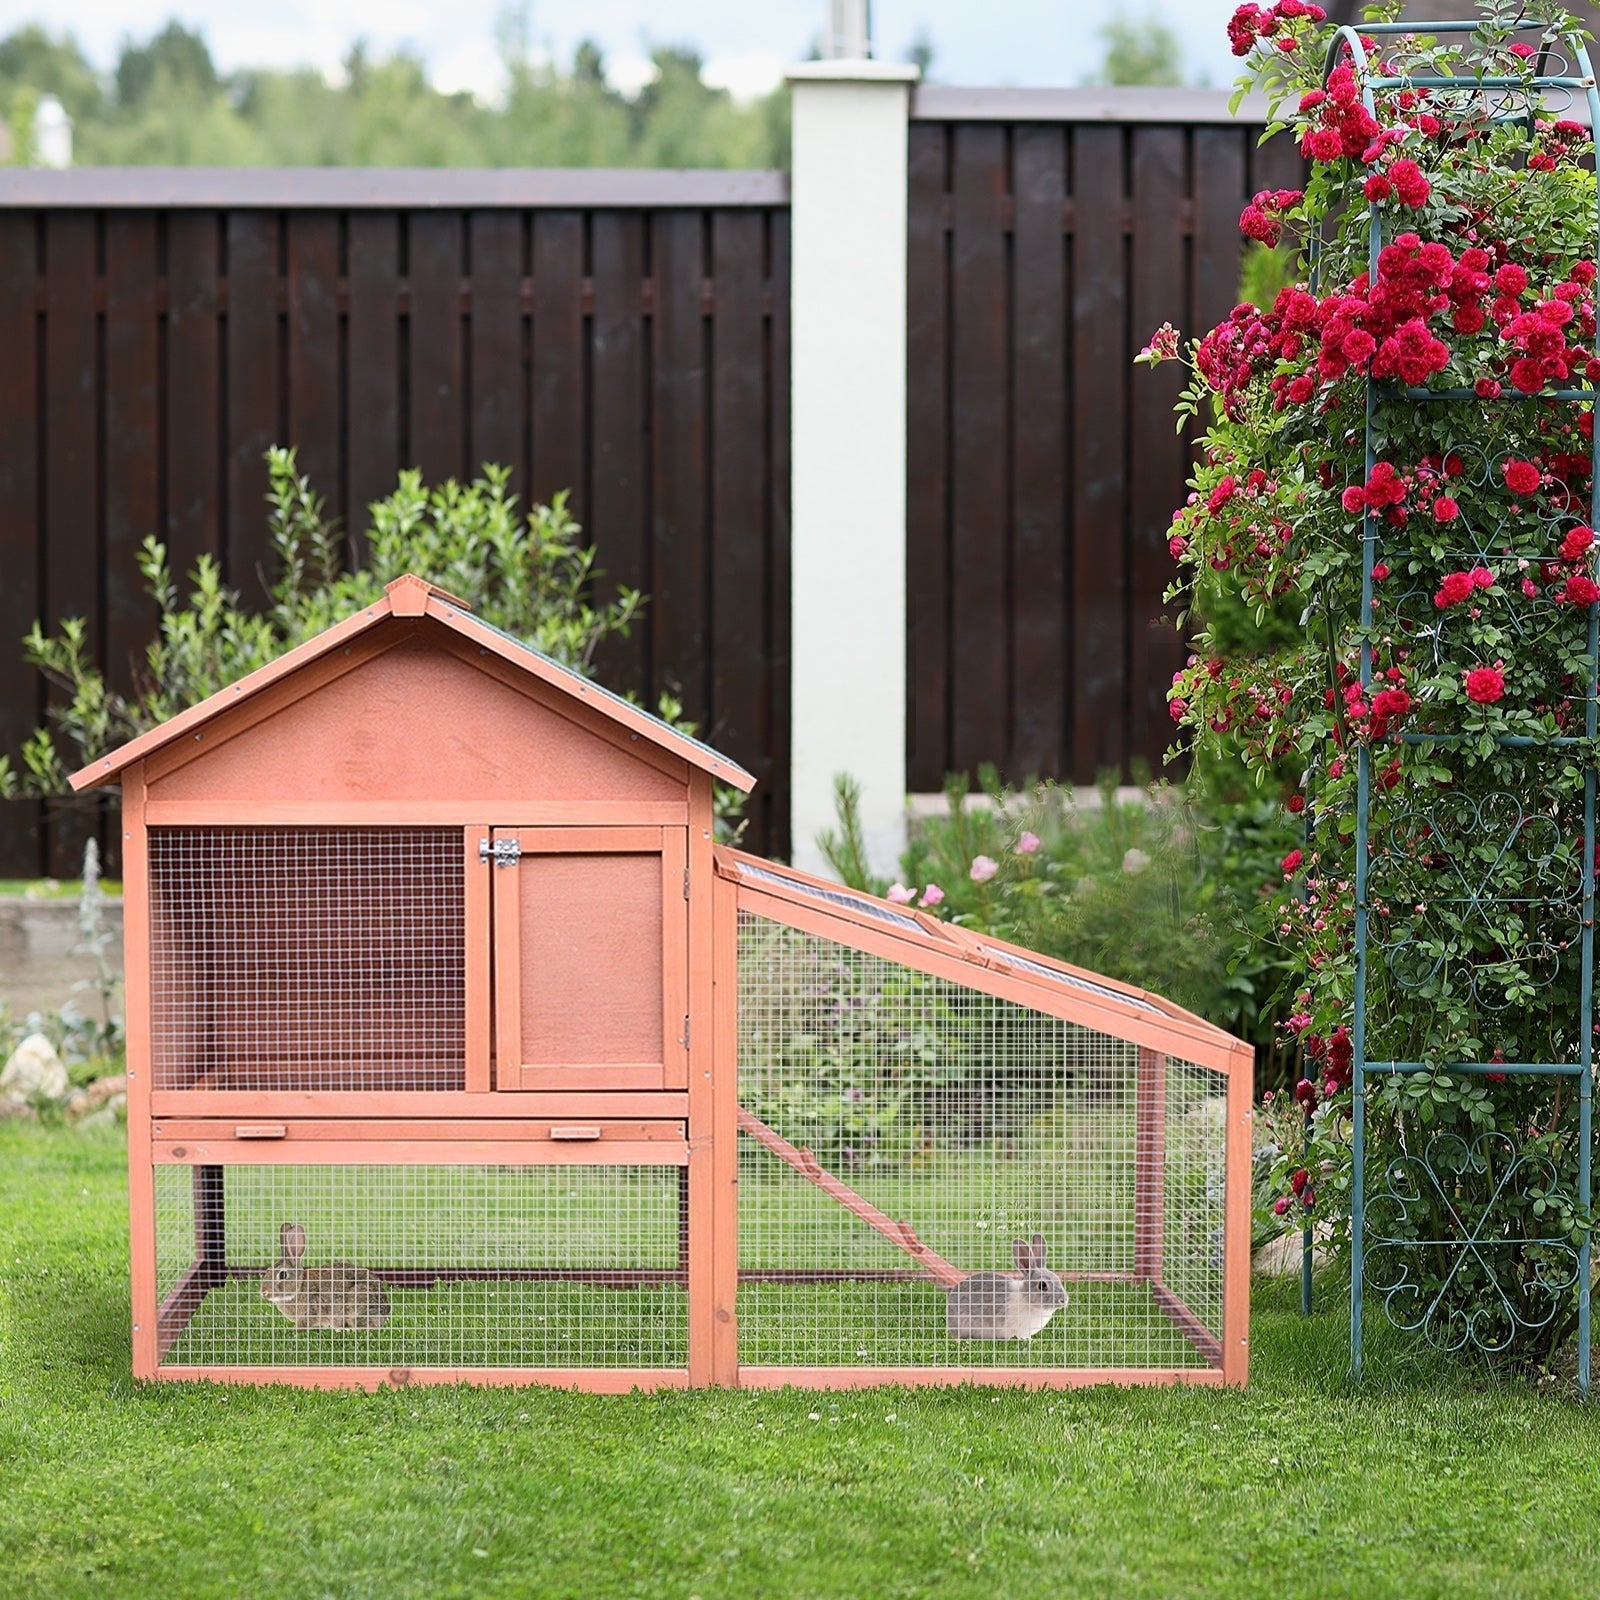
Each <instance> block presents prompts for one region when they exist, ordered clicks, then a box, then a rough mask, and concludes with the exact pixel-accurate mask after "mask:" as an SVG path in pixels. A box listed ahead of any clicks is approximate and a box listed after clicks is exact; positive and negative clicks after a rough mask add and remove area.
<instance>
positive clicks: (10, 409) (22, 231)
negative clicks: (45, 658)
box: [0, 211, 43, 878]
mask: <svg viewBox="0 0 1600 1600" xmlns="http://www.w3.org/2000/svg"><path fill="white" fill-rule="evenodd" d="M38 227H39V221H38V218H37V216H36V214H35V213H34V212H32V211H8V212H3V213H0V350H4V351H5V359H4V360H3V361H0V569H3V570H4V573H5V580H4V582H0V755H7V756H10V757H11V759H12V761H13V762H14V763H15V762H17V761H18V757H19V754H20V752H21V749H22V744H23V741H24V740H25V739H26V738H27V737H28V735H29V734H30V733H32V732H33V730H34V728H35V727H36V726H37V724H38V720H39V711H40V698H39V694H40V684H39V680H38V677H37V675H36V674H35V673H34V671H33V669H32V668H31V667H29V666H28V665H27V664H26V662H25V661H24V660H23V658H22V637H23V635H24V634H25V633H26V632H27V631H28V629H29V628H30V627H31V626H32V625H33V621H34V619H35V618H36V617H37V616H38V615H39V612H40V600H41V598H42V597H41V595H40V593H39V563H40V559H41V554H42V552H41V549H40V543H39V537H40V529H39V489H40V484H39V480H38V460H39V455H38V450H39V422H40V417H39V409H38V399H39V386H40V376H41V375H40V372H39V369H38V365H37V357H38V353H39V345H40V338H39V318H38V313H37V312H36V310H35V304H34V294H35V288H36V285H37V282H38V275H37V269H38V233H37V229H38ZM37 815H38V808H37V807H36V806H34V805H32V804H31V803H29V802H25V801H20V800H16V801H0V874H3V875H5V876H6V877H18V878H31V877H33V876H34V875H35V874H36V873H38V872H40V871H42V870H43V861H42V859H41V856H40V849H39V836H38V826H37Z"/></svg>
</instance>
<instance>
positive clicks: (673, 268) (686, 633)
mask: <svg viewBox="0 0 1600 1600" xmlns="http://www.w3.org/2000/svg"><path fill="white" fill-rule="evenodd" d="M653 235H654V239H653V242H654V249H653V251H652V261H653V265H654V268H655V273H654V276H655V315H654V319H653V320H654V346H655V348H654V358H653V361H652V364H651V367H652V380H653V381H652V385H651V391H652V392H651V404H652V413H653V414H652V422H651V442H652V445H653V452H654V462H653V470H652V474H651V477H652V483H653V493H652V499H651V510H652V517H651V533H652V544H653V547H654V572H653V582H652V584H651V597H650V609H651V612H652V620H653V623H654V628H653V633H654V647H655V648H654V658H655V660H654V665H655V674H656V677H655V683H654V685H653V686H652V687H653V688H654V689H656V690H658V691H659V690H662V689H669V690H671V691H672V692H673V693H674V694H679V695H681V696H682V697H683V703H684V707H685V709H686V710H687V712H688V714H689V716H690V717H692V718H694V719H695V720H696V721H700V720H702V719H703V718H704V717H705V714H706V708H707V705H708V704H709V701H710V694H709V681H708V680H709V675H708V672H707V668H706V526H705V519H706V481H705V451H706V420H705V389H706V384H705V347H704V317H703V314H702V312H701V306H700V294H701V285H702V281H703V277H704V268H703V265H702V260H701V257H702V250H701V243H702V241H701V215H700V213H699V212H698V211H664V212H659V213H657V214H656V216H655V217H654V219H653Z"/></svg>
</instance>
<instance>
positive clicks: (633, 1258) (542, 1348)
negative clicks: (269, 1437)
mask: <svg viewBox="0 0 1600 1600" xmlns="http://www.w3.org/2000/svg"><path fill="white" fill-rule="evenodd" d="M682 1175H683V1169H682V1168H681V1167H671V1166H632V1165H629V1166H614V1167H610V1166H577V1165H573V1166H560V1165H529V1166H521V1167H517V1166H510V1167H508V1166H482V1167H478V1166H442V1165H441V1166H383V1165H372V1166H368V1165H360V1166H333V1165H330V1166H312V1165H305V1166H302V1165H262V1166H231V1165H230V1166H187V1165H159V1166H157V1167H156V1169H155V1202H156V1279H157V1294H158V1296H159V1300H160V1308H161V1309H160V1312H159V1315H158V1317H157V1328H158V1336H157V1345H158V1351H159V1357H160V1363H161V1365H162V1366H163V1367H240V1366H286V1367H319V1366H328V1367H346V1366H351V1367H370V1366H382V1367H390V1368H393V1367H461V1368H483V1367H561V1368H574V1367H575V1368H584V1367H602V1368H606V1367H609V1368H652V1369H660V1368H673V1367H676V1368H683V1367H686V1365H687V1362H688V1290H687V1249H688V1232H687V1210H686V1206H685V1195H684V1188H683V1182H682ZM286 1230H287V1232H286Z"/></svg>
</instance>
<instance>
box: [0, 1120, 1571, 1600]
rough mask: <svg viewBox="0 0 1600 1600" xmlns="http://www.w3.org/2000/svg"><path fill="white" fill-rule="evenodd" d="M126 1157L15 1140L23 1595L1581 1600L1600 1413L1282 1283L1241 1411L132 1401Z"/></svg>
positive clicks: (1079, 1396)
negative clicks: (1378, 1341) (1420, 1354)
mask: <svg viewBox="0 0 1600 1600" xmlns="http://www.w3.org/2000/svg"><path fill="white" fill-rule="evenodd" d="M125 1240H126V1209H125V1205H124V1202H123V1151H122V1148H121V1144H120V1140H119V1139H118V1138H117V1137H116V1135H115V1134H113V1133H111V1132H101V1133H91V1134H80V1133H77V1132H74V1131H71V1130H63V1129H54V1130H52V1129H41V1128H38V1127H16V1126H6V1127H3V1128H0V1573H3V1574H4V1576H3V1577H0V1585H3V1588H4V1591H5V1592H6V1593H8V1594H15V1595H19V1596H25V1597H28V1600H34V1597H49V1596H56V1595H79V1594H81V1595H86V1596H88V1595H94V1596H124V1595H126V1596H141V1597H142V1596H162V1597H165V1596H171V1597H174V1600H179V1597H181V1600H190V1597H194V1596H206V1595H250V1596H255V1595H261V1596H273V1597H278V1596H302V1595H303V1596H321V1595H329V1596H340V1597H343V1596H366V1595H373V1596H381V1597H383V1600H396V1597H399V1596H409V1595H419V1596H421V1595H426V1596H451V1595H461V1596H467V1595H470V1596H497V1595H505V1596H519V1597H521V1596H536V1597H539V1600H545V1597H560V1596H573V1597H578V1596H583V1597H606V1596H639V1597H642V1600H643V1597H655V1596H665V1597H681V1596H690V1595H699V1596H702V1597H703V1600H722V1597H740V1596H747V1595H748V1596H752V1597H753V1596H769V1595H775V1596H791V1595H792V1596H807V1597H813V1596H850V1597H868V1600H871V1597H877V1596H896V1597H898V1596H923V1595H940V1596H943V1595H953V1596H973V1597H990V1596H1018V1597H1027V1600H1033V1597H1035V1596H1052V1597H1053V1596H1076V1595H1140V1596H1159V1597H1168V1596H1209V1595H1217V1596H1230V1597H1234V1596H1238V1597H1253V1596H1263V1597H1271V1600H1293V1597H1297V1596H1300V1595H1315V1596H1317V1597H1319V1600H1321V1597H1334V1596H1345V1595H1349V1596H1357V1595H1359V1596H1362V1597H1372V1596H1386V1595H1406V1596H1412V1595H1415V1596H1440V1597H1445V1596H1448V1597H1450V1600H1475V1597H1478V1596H1498V1595H1507V1596H1530V1597H1531V1596H1568V1595H1570V1596H1574V1597H1577V1596H1582V1597H1584V1600H1591V1597H1593V1596H1594V1595H1595V1594H1597V1593H1600V1519H1597V1518H1596V1516H1595V1507H1596V1505H1597V1504H1600V1420H1597V1419H1596V1418H1595V1416H1594V1415H1592V1414H1591V1413H1590V1412H1589V1411H1587V1410H1584V1409H1581V1408H1579V1407H1578V1406H1576V1405H1575V1404H1574V1403H1572V1401H1571V1400H1570V1399H1564V1398H1561V1397H1557V1396H1553V1395H1542V1394H1538V1393H1535V1392H1533V1391H1532V1390H1530V1389H1528V1388H1525V1387H1521V1386H1495V1385H1493V1384H1490V1383H1488V1382H1487V1381H1485V1380H1483V1379H1481V1378H1475V1377H1473V1376H1472V1375H1469V1374H1463V1373H1461V1372H1459V1371H1456V1370H1453V1369H1450V1368H1441V1367H1439V1366H1437V1365H1433V1364H1430V1363H1427V1362H1423V1361H1420V1360H1406V1359H1402V1356H1401V1352H1400V1347H1397V1346H1393V1345H1388V1346H1385V1347H1384V1348H1383V1349H1382V1350H1380V1352H1379V1355H1380V1357H1381V1359H1379V1360H1378V1361H1376V1362H1375V1363H1374V1365H1375V1367H1376V1368H1377V1373H1376V1375H1375V1376H1374V1377H1373V1378H1372V1379H1371V1380H1370V1381H1369V1382H1368V1384H1367V1385H1366V1386H1365V1387H1364V1388H1363V1389H1362V1390H1360V1391H1358V1392H1351V1391H1350V1390H1349V1389H1348V1388H1347V1387H1346V1385H1345V1384H1344V1382H1343V1380H1342V1377H1341V1373H1342V1370H1343V1366H1344V1359H1345V1351H1344V1320H1343V1316H1342V1313H1341V1310H1340V1309H1339V1308H1338V1307H1337V1306H1334V1305H1332V1303H1331V1297H1330V1309H1329V1310H1328V1311H1327V1312H1326V1313H1324V1314H1322V1315H1319V1316H1318V1317H1316V1318H1314V1319H1313V1320H1312V1321H1310V1322H1309V1323H1307V1322H1303V1321H1301V1319H1300V1318H1299V1317H1298V1316H1297V1315H1296V1313H1295V1311H1294V1300H1293V1288H1292V1286H1281V1287H1280V1286H1272V1287H1267V1288H1262V1289H1260V1290H1259V1291H1258V1295H1257V1303H1256V1313H1255V1325H1254V1377H1253V1383H1252V1387H1251V1388H1250V1389H1249V1390H1248V1391H1247V1392H1245V1393H1242V1394H1241V1393H1220V1392H1215V1391H1206V1390H1159V1391H1157V1390H1145V1391H1117V1390H1092V1391H1078V1392H1075V1393H1059V1394H1050V1393H1045V1394H1033V1395H1030V1394H1022V1393H1016V1392H1010V1391H1004V1392H1001V1391H993V1390H983V1389H962V1390H954V1391H943V1392H939V1391H916V1392H908V1391H905V1390H876V1391H865V1392H858V1393H847V1394H839V1395H826V1394H818V1393H804V1392H786V1393H754V1392H752V1393H711V1394H662V1395H659V1396H653V1397H644V1396H625V1397H596V1396H578V1395H569V1394H558V1393H549V1392H545V1391H539V1390H527V1389H522V1390H479V1391H471V1390H452V1389H428V1390H411V1391H402V1392H390V1393H384V1394H378V1395H365V1394H351V1393H332V1394H314V1393H305V1392H301V1391H297V1390H289V1389H219V1388H214V1387H211V1386H208V1385H187V1384H151V1385H136V1384H134V1383H133V1382H131V1381H130V1379H129V1377H128V1330H127V1266H126V1256H125Z"/></svg>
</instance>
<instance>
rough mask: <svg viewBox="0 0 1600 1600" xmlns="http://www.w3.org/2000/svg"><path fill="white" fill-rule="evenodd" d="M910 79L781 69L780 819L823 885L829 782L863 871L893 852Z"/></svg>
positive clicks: (828, 67) (902, 604) (859, 69)
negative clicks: (783, 707) (787, 272)
mask: <svg viewBox="0 0 1600 1600" xmlns="http://www.w3.org/2000/svg"><path fill="white" fill-rule="evenodd" d="M916 79H917V69H916V68H915V67H910V66H901V65H899V64H894V63H889V62H881V61H819V62H808V63H807V64H806V65H804V66H799V67H795V68H792V69H791V71H790V73H789V81H790V83H791V85H792V86H793V91H794V141H793V146H794V154H793V168H792V187H791V201H790V204H791V218H792V229H793V234H792V240H793V243H792V252H793V254H792V266H791V272H792V278H791V285H792V287H791V301H790V317H791V340H792V343H791V351H792V354H791V357H790V363H791V383H792V397H791V407H792V410H791V418H792V422H791V426H792V428H793V438H792V441H791V458H790V463H791V472H792V480H791V508H792V516H793V530H792V539H793V545H792V552H791V573H792V579H791V603H792V607H793V620H792V624H791V626H792V633H791V640H792V650H791V659H792V680H791V693H792V699H791V729H792V734H791V739H792V743H791V751H790V771H791V779H790V781H791V785H792V788H791V795H792V800H791V811H790V822H791V829H792V836H793V857H794V862H795V865H796V866H799V867H803V868H805V869H807V870H809V871H823V870H825V868H824V865H823V862H822V858H821V856H820V854H819V853H818V851H817V848H816V843H815V840H816V836H817V834H818V832H819V831H820V830H822V829H824V828H828V827H832V826H833V823H834V806H833V779H834V774H835V773H838V772H848V773H850V774H851V775H852V776H853V777H855V778H857V779H858V780H859V781H860V783H861V785H862V821H863V824H864V826H865V831H866V842H867V849H868V854H869V858H870V860H871V863H872V865H873V867H874V868H875V869H876V870H877V871H879V872H884V873H889V874H893V873H894V872H895V871H896V868H897V865H898V859H899V855H900V851H901V849H902V848H903V847H904V844H905V783H906V778H905V774H906V718H905V705H906V571H905V566H906V557H905V550H906V126H907V122H908V115H909V110H910V97H911V88H912V85H913V84H914V83H915V82H916Z"/></svg>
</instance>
